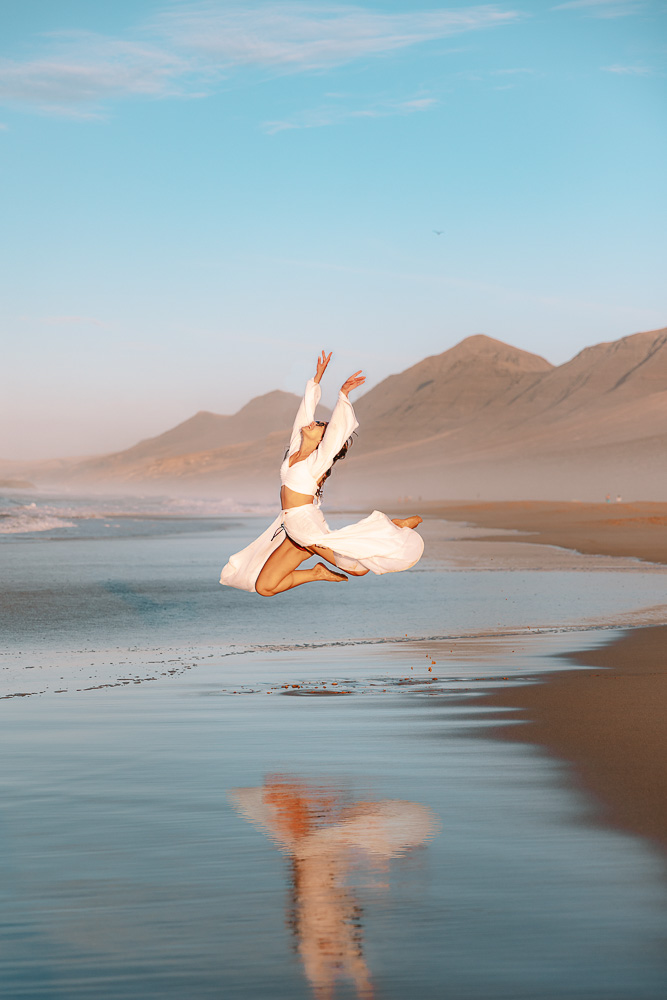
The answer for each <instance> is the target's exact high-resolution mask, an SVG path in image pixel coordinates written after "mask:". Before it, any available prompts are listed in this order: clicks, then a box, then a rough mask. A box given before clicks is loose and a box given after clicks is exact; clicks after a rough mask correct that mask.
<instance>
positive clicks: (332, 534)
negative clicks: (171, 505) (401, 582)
mask: <svg viewBox="0 0 667 1000" xmlns="http://www.w3.org/2000/svg"><path fill="white" fill-rule="evenodd" d="M330 360H331V354H328V355H327V354H325V353H324V351H322V357H321V358H318V360H317V370H316V372H315V376H314V378H312V379H310V380H309V381H308V383H307V384H306V391H305V394H304V397H303V399H302V401H301V405H300V406H299V410H298V412H297V415H296V420H295V421H294V427H293V429H292V437H291V438H290V443H289V448H288V449H287V452H286V454H285V460H284V461H283V464H282V465H281V467H280V480H281V483H282V489H281V491H280V501H281V506H282V510H281V512H280V515H279V516H278V517H277V518H276V520H275V521H274V522H273V524H271V525H270V526H269V527H268V528H267V529H266V531H265V532H264V533H263V534H261V535H260V536H259V538H257V539H255V541H254V542H252V543H251V544H250V545H248V546H247V548H245V549H242V550H241V552H237V553H236V554H235V555H233V556H231V557H230V560H229V562H228V563H227V565H226V566H225V567H224V569H223V571H222V575H221V577H220V583H222V584H225V585H226V586H229V587H238V588H239V589H241V590H249V591H252V592H255V593H257V594H260V595H261V596H262V597H275V596H276V594H282V593H283V591H285V590H292V588H293V587H299V586H301V584H303V583H314V582H316V581H318V580H320V581H328V582H329V583H344V582H346V581H347V576H345V573H347V574H349V575H350V576H365V575H366V573H368V572H371V573H376V574H381V573H399V572H401V571H402V570H404V569H409V568H410V567H411V566H414V565H415V563H416V562H418V561H419V559H420V558H421V555H422V552H423V551H424V540H423V539H422V537H421V535H419V534H417V532H416V531H415V530H414V529H415V528H416V527H417V525H418V524H420V523H421V520H422V519H421V517H419V516H418V515H414V516H412V517H408V518H404V519H400V518H396V519H394V520H393V521H392V520H390V519H389V518H388V517H387V515H386V514H383V513H381V512H380V511H379V510H374V511H373V513H372V514H370V515H369V516H368V517H365V518H364V519H363V520H361V521H357V522H356V523H355V524H348V525H347V526H346V527H345V528H337V529H332V528H330V527H329V525H328V524H327V522H326V521H325V520H324V515H323V514H322V511H321V510H320V502H321V497H322V486H323V484H324V481H325V480H326V479H327V478H328V477H329V476H330V475H331V468H332V466H333V464H334V462H336V461H338V460H339V459H341V458H344V457H345V454H346V452H347V450H348V448H349V446H350V443H351V435H352V434H353V432H354V431H355V430H356V428H357V427H358V426H359V424H358V423H357V419H356V417H355V415H354V410H353V409H352V404H351V402H350V400H349V398H348V395H349V393H350V392H351V390H352V389H357V388H359V386H360V385H363V383H364V382H365V381H366V379H365V377H364V376H363V375H362V374H361V372H360V371H359V372H355V373H354V375H350V377H349V378H348V379H347V380H346V381H345V382H344V383H343V385H342V386H341V390H340V392H339V394H338V401H337V403H336V406H335V408H334V411H333V413H332V414H331V420H330V421H329V422H328V423H326V422H323V421H321V420H315V408H316V406H317V404H318V403H319V400H320V395H321V392H322V390H321V389H320V381H321V379H322V376H323V375H324V373H325V371H326V369H327V365H328V364H329V361H330ZM311 556H319V557H320V558H321V559H324V560H326V563H329V564H330V565H331V566H335V567H336V569H335V570H334V569H330V568H329V566H327V565H326V563H324V562H318V563H316V565H315V566H312V567H311V568H309V569H299V567H300V566H301V564H302V563H304V562H306V560H308V559H310V558H311ZM336 570H338V571H340V570H343V571H344V572H343V573H341V572H336Z"/></svg>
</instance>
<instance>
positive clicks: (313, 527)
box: [220, 504, 424, 591]
mask: <svg viewBox="0 0 667 1000" xmlns="http://www.w3.org/2000/svg"><path fill="white" fill-rule="evenodd" d="M283 527H284V529H285V531H284V532H283V531H282V530H281V528H283ZM285 534H287V536H288V537H289V538H291V539H292V541H293V542H296V544H297V545H302V546H304V548H306V547H309V546H311V545H321V546H324V547H325V548H328V549H332V550H333V553H334V558H335V560H336V565H337V566H338V567H339V569H342V570H343V571H347V572H352V571H359V570H364V569H368V570H370V571H371V573H376V574H378V575H379V574H381V573H400V572H402V571H403V570H404V569H410V567H411V566H414V565H415V563H417V562H419V560H420V559H421V556H422V553H423V551H424V539H423V538H422V537H421V535H420V534H419V533H418V532H416V531H414V530H413V529H412V528H399V527H398V526H397V525H395V524H394V522H393V521H391V520H390V519H389V518H388V517H387V515H386V514H383V513H382V512H381V511H379V510H374V511H373V513H372V514H369V515H368V517H364V518H363V519H362V520H361V521H357V522H356V523H355V524H348V525H346V526H345V527H344V528H335V529H332V528H330V527H329V525H328V524H327V522H326V521H325V519H324V515H323V514H322V511H321V510H320V508H319V507H317V506H316V505H315V504H304V506H303V507H291V508H290V509H289V510H283V511H281V512H280V514H279V515H278V517H277V518H276V519H275V521H274V522H273V523H272V524H270V525H269V527H268V528H267V529H266V531H264V532H262V534H261V535H260V536H259V538H256V539H255V541H254V542H251V543H250V545H248V546H246V548H245V549H241V551H240V552H236V553H235V554H234V555H233V556H230V558H229V562H228V563H227V565H226V566H225V567H224V569H223V571H222V574H221V576H220V583H222V584H223V585H224V586H227V587H238V588H239V589H240V590H250V591H254V590H255V584H256V582H257V577H258V576H259V574H260V572H261V570H262V568H263V566H264V564H265V563H266V560H267V559H268V558H269V556H270V555H271V553H272V552H274V551H275V550H276V549H277V548H278V546H279V545H281V544H282V542H283V541H284V540H285Z"/></svg>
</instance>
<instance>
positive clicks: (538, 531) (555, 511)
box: [421, 500, 667, 563]
mask: <svg viewBox="0 0 667 1000" xmlns="http://www.w3.org/2000/svg"><path fill="white" fill-rule="evenodd" d="M421 507H422V508H423V511H424V513H425V514H426V516H428V517H444V518H447V519H448V520H453V521H466V522H469V523H471V524H474V525H477V526H479V527H483V528H488V529H496V528H502V529H505V530H512V531H516V532H521V533H522V535H523V538H522V537H521V536H517V538H516V540H517V541H522V540H523V541H525V542H529V543H538V544H540V545H555V546H559V547H562V548H566V549H575V550H576V551H578V552H582V553H587V554H590V555H605V556H625V557H630V558H633V559H643V560H646V561H647V562H655V563H667V530H666V529H667V504H666V503H651V502H648V501H644V502H640V501H637V502H635V503H622V502H620V503H616V502H610V503H578V502H574V501H573V502H570V503H564V502H561V503H557V502H548V501H539V500H529V501H520V500H515V501H496V502H493V503H491V502H487V503H482V502H479V501H477V502H475V501H470V502H467V503H462V502H449V501H442V502H437V501H435V502H434V501H429V502H427V503H423V504H421ZM487 536H488V538H492V537H493V532H492V531H490V532H488V533H487Z"/></svg>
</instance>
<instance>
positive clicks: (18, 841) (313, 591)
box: [0, 515, 667, 1000]
mask: <svg viewBox="0 0 667 1000" xmlns="http://www.w3.org/2000/svg"><path fill="white" fill-rule="evenodd" d="M109 523H111V522H109ZM77 524H78V522H77V521H76V519H75V520H74V521H73V527H71V528H61V529H59V530H60V532H61V536H62V537H60V538H57V539H53V536H52V535H49V532H48V531H46V530H45V531H42V532H41V533H40V535H39V536H37V535H28V536H25V538H21V537H19V536H18V534H13V535H12V536H8V538H7V539H5V540H4V541H3V544H2V546H1V547H0V559H2V561H3V582H2V592H1V594H0V597H1V599H2V606H3V613H4V620H3V629H4V642H3V647H4V651H3V657H2V660H0V668H1V671H2V672H1V675H0V676H2V678H3V681H2V683H3V685H4V686H5V690H6V692H7V693H10V694H11V693H18V692H23V691H25V692H29V691H40V690H44V691H46V692H47V693H46V694H45V695H43V696H38V695H35V696H33V697H24V698H7V697H6V698H5V699H4V700H0V753H1V757H0V759H1V760H2V767H1V769H0V868H1V869H2V874H1V877H0V996H2V997H7V998H12V1000H13V998H30V1000H70V998H73V1000H78V998H81V1000H83V998H85V1000H88V998H90V1000H93V998H102V1000H107V998H108V1000H111V998H114V1000H115V998H120V997H123V998H137V1000H139V998H142V1000H153V998H154V1000H162V998H165V1000H167V998H170V997H178V998H179V1000H180V998H183V997H187V998H188V1000H199V998H202V1000H203V998H209V997H211V998H212V997H216V998H219V997H225V998H235V997H239V998H248V1000H257V998H267V1000H270V998H276V1000H281V998H286V1000H287V998H296V1000H298V998H308V997H315V996H317V995H318V992H317V991H318V990H319V996H332V997H334V996H336V997H350V996H359V997H365V998H366V997H370V996H371V995H372V996H374V997H376V998H387V1000H394V998H395V1000H404V998H405V1000H407V998H412V997H419V998H426V1000H428V998H434V1000H435V998H438V1000H439V998H441V997H443V996H448V995H449V996H452V997H456V998H457V1000H458V998H472V1000H505V998H506V1000H524V998H525V1000H565V998H568V1000H570V998H571V1000H580V998H587V1000H588V998H592V1000H630V998H632V1000H659V998H662V997H663V996H664V995H665V992H666V990H667V962H666V960H665V949H664V943H665V937H666V935H667V882H666V881H665V867H664V859H663V858H662V857H661V856H659V855H658V854H657V853H655V852H654V849H653V848H651V847H650V846H648V845H646V844H644V843H643V842H642V841H640V840H638V839H635V838H633V837H630V836H627V835H624V834H619V833H617V832H611V831H608V830H605V829H603V828H601V827H600V826H598V825H596V818H595V814H594V813H593V811H592V807H591V805H590V804H589V803H588V801H587V800H586V799H585V798H584V797H583V796H582V795H581V794H580V793H577V792H574V791H572V790H571V789H570V788H569V786H568V784H567V771H566V768H565V765H562V764H560V763H559V762H557V761H554V760H550V759H548V758H547V757H545V756H544V755H543V754H542V752H541V751H540V750H539V749H537V748H531V747H529V746H520V745H512V744H510V743H504V742H503V743H500V742H498V741H495V740H492V739H490V738H489V737H488V736H485V732H486V730H485V725H484V712H483V711H481V710H479V709H477V708H475V706H474V704H470V702H469V701H466V700H465V699H466V696H468V695H469V693H470V692H471V691H475V690H479V689H485V688H487V687H488V686H489V685H490V684H494V685H495V684H513V683H521V679H522V676H523V675H524V674H527V673H531V674H532V673H534V672H536V671H538V670H543V669H553V668H554V665H558V664H559V660H558V656H559V654H560V653H564V652H566V651H567V650H568V649H571V648H582V647H583V646H584V645H587V644H595V643H599V642H600V641H601V640H602V639H603V638H605V637H606V636H608V634H609V633H608V632H606V631H605V630H604V629H603V628H602V629H601V628H600V627H599V626H601V625H605V624H606V625H608V626H611V625H613V624H614V622H615V621H617V620H619V619H620V618H621V617H622V616H623V615H626V614H628V613H630V614H642V613H644V612H642V611H641V609H643V608H646V607H649V606H656V605H659V604H660V603H665V602H667V590H666V582H667V576H665V574H663V573H660V572H653V571H650V570H648V569H644V570H642V569H637V568H636V567H635V569H633V570H632V571H629V572H627V573H623V572H619V571H615V572H611V571H600V570H596V571H595V572H590V573H586V572H575V571H572V572H563V573H561V572H558V573H548V572H540V571H538V572H523V573H509V572H488V571H472V570H468V571H464V570H459V571H457V572H451V571H447V570H444V569H443V568H442V565H441V564H438V563H435V562H429V561H425V562H424V563H423V564H420V566H419V567H418V569H417V570H414V571H411V572H409V573H405V574H400V575H397V576H394V577H385V578H382V579H375V580H369V579H368V578H366V579H363V580H356V581H354V582H353V583H350V584H349V585H348V584H346V585H340V586H338V585H337V586H335V587H330V588H327V587H325V586H322V587H319V586H318V587H312V588H310V587H306V588H303V589H302V590H301V591H299V592H296V593H293V594H291V595H285V599H284V600H283V599H278V600H275V601H262V600H260V599H259V598H257V597H254V596H251V595H247V594H239V593H236V592H233V591H229V590H226V589H223V588H220V587H219V586H218V585H217V583H216V581H217V576H218V573H219V569H220V566H221V565H222V563H223V562H224V560H225V558H226V556H227V554H228V553H229V552H230V551H233V550H234V549H235V548H238V547H240V545H241V544H243V543H244V541H247V540H249V538H250V537H252V536H253V532H255V531H256V530H259V528H260V527H261V526H262V524H263V521H262V520H261V519H257V518H254V519H252V518H251V519H249V520H246V519H245V518H243V517H242V516H240V515H239V516H236V515H235V516H228V517H227V518H222V519H218V520H216V521H215V522H209V521H202V520H201V519H199V520H196V519H192V518H180V519H176V520H170V521H169V522H167V521H165V520H164V519H162V520H156V521H153V520H151V519H150V518H146V517H145V516H143V517H142V518H132V517H128V518H124V519H121V520H119V522H118V525H119V526H118V527H117V528H115V529H114V531H115V534H114V535H113V537H106V536H104V535H102V534H101V531H104V530H111V529H102V528H100V527H99V525H98V526H97V529H96V530H93V529H94V528H95V524H93V525H92V527H91V520H90V519H87V520H86V524H85V525H84V527H83V528H81V530H79V529H78V528H77ZM429 530H435V528H432V529H429ZM68 533H69V534H68ZM582 627H583V628H585V630H584V631H570V632H568V629H570V630H572V629H580V628H582ZM405 633H408V634H407V636H406V634H405ZM388 636H389V637H394V641H389V642H388V641H387V637H388ZM437 636H440V637H442V636H448V637H450V638H448V639H447V640H446V641H445V640H444V639H442V638H441V639H436V638H434V637H437ZM461 637H463V638H461ZM434 661H435V662H434ZM561 665H562V666H564V667H565V665H566V664H565V661H563V662H562V664H561ZM429 668H430V669H429ZM148 678H154V679H152V680H148ZM108 683H109V684H114V685H118V686H114V687H100V685H104V684H108ZM85 687H89V688H93V689H94V690H77V689H81V688H85ZM55 691H62V692H63V693H62V694H58V695H56V694H54V692H55ZM234 691H237V692H244V694H240V693H239V694H236V695H234ZM246 692H247V695H246V694H245V693H246ZM251 692H252V693H251ZM341 692H351V693H350V694H347V695H345V694H341ZM315 695H316V696H315ZM327 991H329V992H327Z"/></svg>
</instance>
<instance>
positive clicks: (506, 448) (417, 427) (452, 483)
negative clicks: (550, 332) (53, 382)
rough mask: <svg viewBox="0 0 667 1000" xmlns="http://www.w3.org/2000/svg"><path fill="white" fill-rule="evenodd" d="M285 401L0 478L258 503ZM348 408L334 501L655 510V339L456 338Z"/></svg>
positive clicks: (272, 468) (658, 457) (666, 439)
mask: <svg viewBox="0 0 667 1000" xmlns="http://www.w3.org/2000/svg"><path fill="white" fill-rule="evenodd" d="M298 402H299V399H298V397H297V396H295V395H293V394H290V393H285V392H279V391H276V392H271V393H268V394H267V395H265V396H261V397H258V398H256V399H253V400H251V401H250V402H249V403H248V404H247V405H246V406H244V407H243V408H242V409H241V410H239V412H238V413H236V414H234V415H232V416H221V415H218V414H214V413H205V412H202V413H198V414H196V415H195V416H194V417H192V418H191V419H190V420H187V421H185V422H184V423H182V424H180V425H179V426H178V427H175V428H173V429H171V430H169V431H166V432H165V433H164V434H161V435H159V436H158V437H155V438H151V439H148V440H145V441H141V442H140V443H139V444H137V445H135V446H134V447H133V448H130V449H127V450H126V451H122V452H118V453H116V454H113V455H105V456H100V457H98V458H92V459H86V460H85V461H80V462H70V463H67V462H62V463H0V475H2V476H3V477H4V476H7V475H10V474H12V472H13V474H14V475H21V476H28V477H29V478H31V479H32V480H33V482H38V483H39V484H42V483H43V484H48V483H50V484H53V483H58V482H59V483H61V484H66V485H68V486H69V487H70V488H72V487H81V488H83V487H96V488H98V489H102V488H103V489H105V490H111V489H114V490H123V491H124V492H132V491H135V492H136V491H143V492H145V491H147V490H151V489H152V490H155V491H157V492H162V493H173V492H179V493H181V492H190V493H198V494H201V493H209V494H210V493H215V494H216V495H219V496H221V497H237V498H239V499H242V500H245V501H251V500H259V501H264V500H270V499H274V498H275V496H276V493H277V482H278V478H277V472H278V466H279V465H280V461H281V460H282V455H283V451H284V447H285V442H286V437H287V436H288V434H289V429H290V427H291V424H292V421H293V419H294V414H295V412H296V408H297V406H298ZM354 402H355V409H356V412H357V415H358V418H359V422H360V425H361V426H360V431H359V436H358V438H357V440H356V442H355V445H354V447H353V449H352V450H351V452H350V454H349V456H348V458H347V459H346V461H345V463H344V465H340V466H338V467H337V469H336V473H335V475H334V476H332V478H331V479H330V481H329V483H328V484H327V498H328V500H329V501H330V502H333V503H338V504H344V503H355V502H359V503H364V502H368V501H371V502H372V501H373V500H374V499H378V498H387V499H388V500H392V499H396V498H397V497H399V496H405V495H410V496H412V497H414V498H415V499H416V498H418V497H419V496H422V497H424V498H430V499H431V498H432V499H435V498H442V499H444V498H456V499H463V498H466V499H470V498H474V497H477V496H479V497H481V498H483V499H496V498H497V499H505V498H515V499H521V498H525V499H531V498H533V499H542V498H544V499H580V500H600V499H603V498H604V496H605V494H607V493H611V494H613V496H614V497H615V496H616V494H619V493H620V494H621V495H622V496H623V497H624V498H625V499H647V500H648V499H654V500H659V499H661V500H664V499H667V461H666V456H667V329H662V330H657V331H650V332H647V333H638V334H634V335H632V336H629V337H624V338H622V339H621V340H617V341H613V342H611V343H603V344H598V345H596V346H594V347H589V348H586V349H585V350H583V351H581V352H580V353H579V354H578V355H577V356H576V357H574V358H573V359H572V360H571V361H568V362H567V363H566V364H563V365H560V366H554V365H551V364H550V363H549V362H548V361H546V360H545V359H544V358H541V357H539V356H537V355H535V354H530V353H528V352H526V351H521V350H519V349H517V348H514V347H511V346H509V345H507V344H503V343H501V342H500V341H497V340H492V339H491V338H490V337H486V336H482V335H478V336H474V337H468V338H467V339H466V340H463V341H462V342H461V343H459V344H457V345H456V346H455V347H453V348H451V349H450V350H448V351H445V352H444V353H442V354H439V355H436V356H434V357H430V358H425V359H424V360H423V361H420V362H419V363H418V364H416V365H414V366H412V367H411V368H408V369H407V370H406V371H404V372H401V373H400V374H398V375H392V376H390V377H389V378H387V379H385V380H384V381H383V382H381V383H380V384H379V385H377V386H376V387H375V388H373V389H371V390H370V391H369V392H367V393H366V394H365V395H364V396H362V397H360V398H358V399H357V400H355V401H354ZM320 415H322V416H323V417H324V418H326V416H327V413H326V412H325V411H324V410H322V413H321V414H320V412H319V411H318V416H320ZM10 466H11V469H10Z"/></svg>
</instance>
